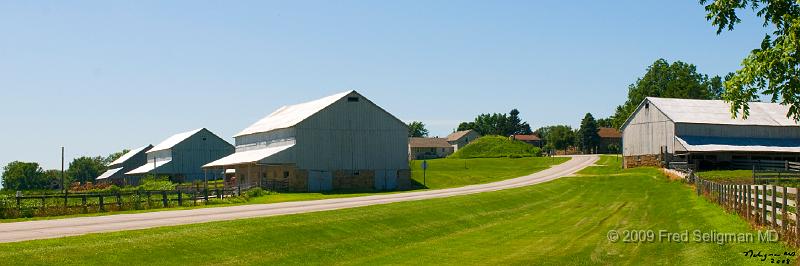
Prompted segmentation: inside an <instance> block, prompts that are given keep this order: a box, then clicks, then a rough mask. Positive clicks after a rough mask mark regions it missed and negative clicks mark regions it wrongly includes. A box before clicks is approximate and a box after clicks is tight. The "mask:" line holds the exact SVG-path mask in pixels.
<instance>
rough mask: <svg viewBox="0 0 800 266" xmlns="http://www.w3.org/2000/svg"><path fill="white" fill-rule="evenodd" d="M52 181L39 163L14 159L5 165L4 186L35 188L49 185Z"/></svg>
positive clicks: (16, 188) (6, 187)
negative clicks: (46, 176)
mask: <svg viewBox="0 0 800 266" xmlns="http://www.w3.org/2000/svg"><path fill="white" fill-rule="evenodd" d="M49 185H50V181H49V180H47V179H46V178H45V175H44V171H43V170H42V167H40V166H39V164H38V163H32V162H19V161H14V162H11V163H9V164H8V165H6V166H5V167H3V188H4V189H7V190H33V189H43V188H46V187H49Z"/></svg>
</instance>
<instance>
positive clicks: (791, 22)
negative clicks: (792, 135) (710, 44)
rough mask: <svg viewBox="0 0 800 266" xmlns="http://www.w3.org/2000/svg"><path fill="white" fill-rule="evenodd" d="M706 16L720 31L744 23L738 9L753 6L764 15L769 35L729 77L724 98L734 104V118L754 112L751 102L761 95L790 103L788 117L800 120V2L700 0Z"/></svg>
mask: <svg viewBox="0 0 800 266" xmlns="http://www.w3.org/2000/svg"><path fill="white" fill-rule="evenodd" d="M700 4H702V5H705V10H706V12H708V13H707V14H706V19H708V20H709V21H711V24H712V25H714V26H717V34H720V33H722V31H723V30H726V29H727V30H729V31H731V30H733V29H734V26H735V25H736V24H738V23H740V22H741V19H740V18H739V17H738V16H737V14H736V13H737V11H739V10H743V9H747V8H752V9H753V10H755V11H756V15H757V16H759V17H763V18H764V27H767V26H771V27H772V28H774V29H775V30H774V31H773V32H772V33H771V34H766V36H764V39H763V40H762V41H761V46H760V47H758V48H756V49H754V50H752V51H751V52H750V54H749V55H748V56H747V57H745V59H744V60H743V61H742V68H741V69H739V70H737V71H736V72H735V73H733V74H731V75H729V76H727V77H726V81H725V87H726V88H727V89H726V90H725V92H724V93H723V94H722V98H723V99H724V100H725V101H727V102H729V103H730V104H731V113H732V115H733V116H734V117H736V116H739V115H740V114H741V115H742V116H743V117H745V118H746V117H747V116H748V115H749V114H750V108H749V106H748V104H747V103H748V102H750V101H753V100H754V99H758V96H759V94H763V95H769V96H770V97H771V101H772V102H780V103H781V104H784V105H788V106H789V113H787V114H786V116H787V117H790V118H793V119H794V120H800V4H798V2H797V1H790V0H715V1H709V0H700Z"/></svg>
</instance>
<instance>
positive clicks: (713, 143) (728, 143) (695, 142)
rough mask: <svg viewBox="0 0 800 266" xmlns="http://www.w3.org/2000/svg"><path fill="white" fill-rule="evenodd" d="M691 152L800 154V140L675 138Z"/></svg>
mask: <svg viewBox="0 0 800 266" xmlns="http://www.w3.org/2000/svg"><path fill="white" fill-rule="evenodd" d="M675 139H676V140H678V142H680V144H681V145H683V147H685V148H686V150H687V151H689V152H719V151H728V152H733V151H736V152H800V139H764V138H723V137H701V136H680V137H675Z"/></svg>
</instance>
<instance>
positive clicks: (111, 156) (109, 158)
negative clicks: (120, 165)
mask: <svg viewBox="0 0 800 266" xmlns="http://www.w3.org/2000/svg"><path fill="white" fill-rule="evenodd" d="M130 151H131V150H128V149H124V150H122V151H118V152H115V153H112V154H109V155H108V156H106V158H105V159H103V165H105V166H108V165H110V164H111V163H112V162H114V161H116V160H117V159H119V158H120V157H122V155H125V154H126V153H128V152H130Z"/></svg>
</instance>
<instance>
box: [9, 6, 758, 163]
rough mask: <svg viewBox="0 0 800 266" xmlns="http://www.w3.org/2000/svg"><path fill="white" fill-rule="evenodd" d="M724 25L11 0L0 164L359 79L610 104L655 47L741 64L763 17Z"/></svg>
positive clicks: (426, 112) (431, 91)
mask: <svg viewBox="0 0 800 266" xmlns="http://www.w3.org/2000/svg"><path fill="white" fill-rule="evenodd" d="M743 19H744V23H743V24H742V25H740V26H739V27H738V28H737V30H736V31H733V32H726V33H724V34H723V35H720V36H718V35H716V34H715V28H713V27H712V26H711V25H710V24H709V23H708V22H707V21H706V20H705V18H704V11H703V8H702V6H700V5H699V4H697V1H683V2H680V3H679V1H614V2H613V3H609V2H606V1H577V2H576V1H569V2H564V1H541V2H538V1H537V2H534V1H520V2H514V1H503V2H500V1H489V2H486V1H481V2H478V1H474V2H468V1H462V2H456V1H452V2H450V1H418V2H417V1H394V2H390V1H320V2H315V1H311V2H308V1H284V2H268V1H252V2H246V1H236V2H233V1H230V2H223V1H208V2H206V1H97V2H83V1H77V2H73V1H70V2H63V1H37V2H36V3H34V2H33V1H18V2H11V1H3V2H2V3H0V101H2V103H0V120H2V122H3V125H4V126H3V130H0V165H5V164H6V163H8V162H10V161H13V160H22V161H36V162H40V163H41V164H42V165H43V167H45V168H46V169H47V168H57V167H59V164H60V159H59V158H60V154H59V149H60V147H61V146H66V150H67V152H66V157H67V162H69V161H70V160H71V159H72V158H74V157H76V156H81V155H92V156H94V155H107V154H109V153H112V152H115V151H118V150H121V149H124V148H134V147H137V146H141V145H145V144H150V143H152V144H156V143H158V142H159V141H161V140H162V139H164V138H166V137H167V136H169V135H171V134H173V133H177V132H182V131H186V130H190V129H195V128H200V127H206V128H208V129H210V130H211V131H213V132H215V133H217V134H219V135H220V136H222V137H223V138H224V139H226V140H229V141H231V142H232V141H233V139H232V135H233V134H235V133H236V132H238V131H239V130H241V129H243V128H244V127H246V126H248V125H249V124H251V123H253V122H255V121H256V120H258V119H260V118H261V117H263V116H265V115H267V114H269V113H270V112H272V111H273V110H274V109H276V108H278V107H280V106H282V105H285V104H293V103H298V102H302V101H307V100H312V99H315V98H319V97H323V96H326V95H329V94H333V93H336V92H341V91H345V90H349V89H356V90H358V91H359V92H361V93H362V94H364V95H366V96H367V97H368V98H370V99H371V100H373V101H374V102H376V103H377V104H379V105H381V106H382V107H384V108H385V109H387V110H388V111H390V112H392V113H394V114H395V115H396V116H398V117H399V118H400V119H403V120H405V121H411V120H420V121H423V122H425V123H426V124H427V125H428V127H429V129H430V130H431V133H432V135H439V136H444V135H446V134H448V133H450V132H451V131H452V130H453V129H454V128H455V127H456V126H457V124H458V122H460V121H468V120H472V118H474V117H475V116H476V115H477V114H480V113H489V112H508V111H509V110H511V109H512V108H518V109H519V110H520V111H521V115H522V117H523V119H525V120H527V121H528V122H529V123H531V125H532V126H533V127H534V128H538V127H540V126H544V125H551V124H569V125H577V124H578V123H579V120H580V118H582V117H583V115H584V114H585V113H586V112H591V113H592V114H594V115H595V116H596V117H605V116H608V115H610V114H611V113H612V112H613V108H614V107H615V106H616V105H618V104H620V103H622V102H623V101H624V100H625V97H626V92H627V86H628V84H630V83H632V82H634V81H635V80H636V78H637V77H639V76H641V75H642V74H643V73H644V71H645V68H646V67H647V66H648V65H650V64H651V63H652V62H653V61H655V60H656V59H658V58H665V59H667V60H669V61H670V62H672V61H675V60H682V61H685V62H689V63H693V64H695V65H697V67H698V69H699V70H700V71H701V72H703V73H707V74H711V75H722V74H725V73H727V72H730V71H733V70H735V69H736V68H737V67H738V66H739V63H740V62H741V59H742V58H743V57H744V56H745V55H746V54H747V53H748V51H750V50H751V49H753V48H755V47H757V45H758V44H759V42H760V40H761V38H762V37H763V36H764V34H765V33H766V30H765V29H764V28H762V27H761V24H760V21H759V20H757V19H756V18H754V17H752V15H745V16H744V18H743Z"/></svg>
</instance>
